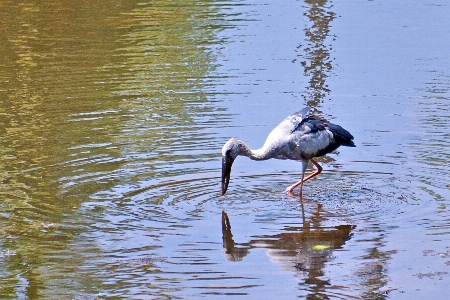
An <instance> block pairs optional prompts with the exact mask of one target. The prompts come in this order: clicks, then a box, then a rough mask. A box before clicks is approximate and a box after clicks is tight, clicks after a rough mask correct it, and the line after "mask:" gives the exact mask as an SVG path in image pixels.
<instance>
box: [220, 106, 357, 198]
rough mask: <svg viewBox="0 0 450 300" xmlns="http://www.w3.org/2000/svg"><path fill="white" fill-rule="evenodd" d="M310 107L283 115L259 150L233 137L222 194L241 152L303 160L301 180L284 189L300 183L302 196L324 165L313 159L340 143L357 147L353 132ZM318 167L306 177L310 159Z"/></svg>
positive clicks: (226, 155)
mask: <svg viewBox="0 0 450 300" xmlns="http://www.w3.org/2000/svg"><path fill="white" fill-rule="evenodd" d="M310 110H311V108H310V107H308V106H307V107H305V108H303V109H301V110H300V111H298V112H296V113H294V114H292V115H291V116H288V117H287V118H286V119H284V120H283V121H282V122H281V123H280V124H279V125H278V126H277V127H275V128H274V129H273V130H272V132H270V134H269V135H268V136H267V139H266V141H265V143H264V145H263V146H262V147H261V148H260V149H257V150H251V149H250V148H249V147H248V146H247V145H246V144H245V143H244V142H242V141H241V140H238V139H235V138H231V139H230V140H228V141H227V142H226V143H225V145H224V146H223V148H222V195H225V193H226V192H227V189H228V185H229V183H230V176H231V167H232V165H233V162H234V160H235V159H236V157H238V156H247V157H248V158H250V159H252V160H267V159H271V158H275V159H290V160H296V161H299V162H301V163H302V177H301V180H300V181H298V182H296V183H294V184H292V185H290V186H289V187H288V188H286V190H285V191H284V192H285V193H287V194H293V191H294V189H295V188H297V187H298V186H300V189H299V192H298V195H299V196H300V198H302V191H303V183H304V182H305V181H307V180H309V179H311V178H313V177H315V176H317V175H319V174H320V173H321V172H322V170H323V168H322V167H321V166H320V165H319V164H318V163H317V162H316V161H315V160H314V159H313V158H315V157H320V156H323V155H325V154H327V153H330V152H333V151H334V150H336V149H337V148H339V147H340V146H347V147H356V145H355V143H354V142H353V139H354V138H353V136H352V135H351V134H350V132H348V131H347V130H345V129H344V128H342V127H341V126H339V125H336V124H331V123H329V122H327V121H325V120H321V119H319V118H316V117H313V116H310V114H309V111H310ZM310 161H311V162H312V163H313V164H314V166H316V168H317V170H316V171H315V172H313V173H312V174H310V175H308V176H307V177H305V171H306V168H307V167H308V164H309V162H310Z"/></svg>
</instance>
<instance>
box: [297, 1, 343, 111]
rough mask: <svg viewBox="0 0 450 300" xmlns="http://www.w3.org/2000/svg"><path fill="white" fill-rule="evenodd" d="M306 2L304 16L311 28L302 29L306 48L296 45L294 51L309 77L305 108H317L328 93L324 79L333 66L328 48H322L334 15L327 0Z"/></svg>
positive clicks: (328, 46) (329, 47)
mask: <svg viewBox="0 0 450 300" xmlns="http://www.w3.org/2000/svg"><path fill="white" fill-rule="evenodd" d="M305 2H306V3H307V4H308V5H309V6H310V8H309V10H308V11H307V12H306V13H305V16H306V17H308V19H309V20H310V21H311V22H312V25H311V26H310V27H308V28H306V29H305V30H304V31H305V35H306V37H307V43H306V45H300V46H298V47H297V49H298V50H297V51H298V56H299V58H300V59H301V64H302V66H303V67H304V69H305V76H306V77H307V78H309V85H308V87H307V88H306V94H305V95H304V96H303V97H304V98H305V100H306V103H307V105H309V106H312V107H314V108H317V106H318V104H319V103H320V102H322V100H323V99H324V98H325V97H326V96H327V95H328V94H329V93H330V90H329V89H328V85H327V84H326V79H327V77H329V76H330V72H331V70H332V69H333V64H332V59H331V58H330V51H331V45H325V41H326V39H327V38H328V37H329V32H330V22H331V21H333V19H334V18H335V13H333V12H332V11H331V10H330V7H331V5H330V4H328V1H327V0H306V1H305ZM327 4H328V6H327ZM295 61H297V59H296V60H295Z"/></svg>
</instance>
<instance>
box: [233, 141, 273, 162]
mask: <svg viewBox="0 0 450 300" xmlns="http://www.w3.org/2000/svg"><path fill="white" fill-rule="evenodd" d="M239 142H240V144H241V151H240V153H239V155H243V156H247V157H248V158H250V159H253V160H266V159H269V158H272V156H270V153H269V152H268V151H267V150H266V149H265V148H264V147H262V148H260V149H257V150H252V149H250V148H249V147H248V146H247V145H246V144H244V142H242V141H239Z"/></svg>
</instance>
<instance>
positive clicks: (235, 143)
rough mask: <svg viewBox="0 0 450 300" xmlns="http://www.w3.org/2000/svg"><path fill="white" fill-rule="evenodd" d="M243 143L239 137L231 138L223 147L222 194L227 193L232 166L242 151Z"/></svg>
mask: <svg viewBox="0 0 450 300" xmlns="http://www.w3.org/2000/svg"><path fill="white" fill-rule="evenodd" d="M242 149H243V143H242V142H241V141H239V140H237V139H234V138H232V139H230V140H229V141H228V142H226V143H225V145H224V146H223V148H222V195H225V193H226V192H227V189H228V184H229V183H230V175H231V166H232V165H233V162H234V160H235V159H236V157H237V156H238V155H239V154H240V153H241V151H242Z"/></svg>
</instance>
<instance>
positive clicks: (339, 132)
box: [328, 124, 356, 147]
mask: <svg viewBox="0 0 450 300" xmlns="http://www.w3.org/2000/svg"><path fill="white" fill-rule="evenodd" d="M328 129H329V130H330V131H331V132H332V133H333V137H334V141H335V142H336V143H338V144H341V145H342V146H347V147H356V145H355V143H353V135H351V133H350V132H348V131H347V130H345V129H344V128H342V127H341V126H339V125H336V124H328Z"/></svg>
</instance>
